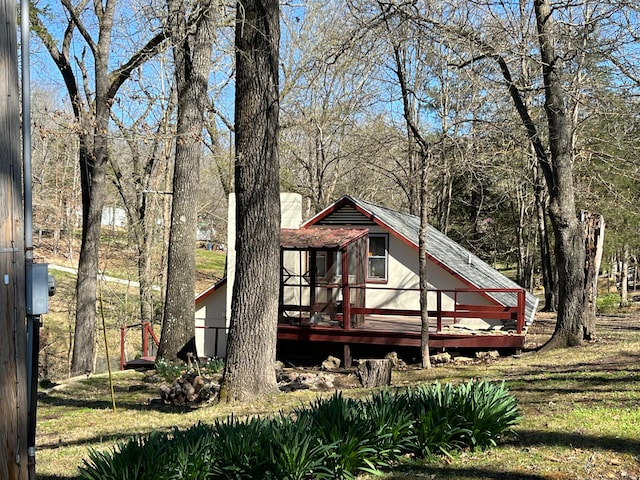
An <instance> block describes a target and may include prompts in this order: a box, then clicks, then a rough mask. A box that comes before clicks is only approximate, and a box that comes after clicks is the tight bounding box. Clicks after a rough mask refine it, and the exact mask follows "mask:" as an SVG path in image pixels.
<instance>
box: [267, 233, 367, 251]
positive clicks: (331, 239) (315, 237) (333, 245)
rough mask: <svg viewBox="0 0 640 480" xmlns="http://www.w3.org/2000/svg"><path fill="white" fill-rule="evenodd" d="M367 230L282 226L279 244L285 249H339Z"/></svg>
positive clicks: (361, 235) (363, 234)
mask: <svg viewBox="0 0 640 480" xmlns="http://www.w3.org/2000/svg"><path fill="white" fill-rule="evenodd" d="M368 232H369V230H367V229H366V228H299V229H290V228H283V229H282V230H280V246H281V247H282V248H283V249H285V250H340V249H342V248H345V247H346V246H347V245H349V244H350V243H352V242H354V241H356V240H358V239H359V238H361V237H363V236H365V235H367V233H368Z"/></svg>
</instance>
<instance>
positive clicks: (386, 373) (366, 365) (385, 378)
mask: <svg viewBox="0 0 640 480" xmlns="http://www.w3.org/2000/svg"><path fill="white" fill-rule="evenodd" d="M392 370H393V363H392V362H391V359H389V358H381V359H380V358H374V359H368V360H362V361H361V362H360V364H359V365H358V368H357V369H356V375H357V376H358V379H359V380H360V384H361V385H362V386H363V387H364V388H373V387H383V386H386V385H391V373H392Z"/></svg>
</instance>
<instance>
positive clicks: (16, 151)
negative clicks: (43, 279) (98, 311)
mask: <svg viewBox="0 0 640 480" xmlns="http://www.w3.org/2000/svg"><path fill="white" fill-rule="evenodd" d="M0 18H2V20H3V21H2V26H1V27H0V52H1V55H2V56H1V57H0V58H2V61H1V62H0V72H1V73H2V75H0V135H1V137H0V191H2V195H0V272H1V273H2V276H1V277H0V278H2V280H3V281H2V283H0V309H1V310H0V311H2V314H1V315H0V365H1V366H2V368H1V369H0V385H1V387H0V412H2V413H1V414H0V418H1V420H0V478H2V479H7V480H26V479H27V478H28V473H29V470H28V467H27V419H28V408H27V387H26V385H27V383H26V381H27V369H26V360H25V359H26V356H27V353H26V348H25V347H26V339H27V335H26V331H25V294H24V284H25V281H24V278H25V270H24V268H25V266H24V256H25V255H24V216H23V209H22V197H23V195H22V177H21V175H20V172H21V171H22V165H21V162H20V130H19V126H20V106H19V98H20V95H19V92H18V59H17V52H18V46H17V45H16V39H17V35H16V23H15V19H16V4H15V2H13V1H11V0H7V1H4V2H2V6H1V7H0ZM34 348H38V346H37V345H35V346H34Z"/></svg>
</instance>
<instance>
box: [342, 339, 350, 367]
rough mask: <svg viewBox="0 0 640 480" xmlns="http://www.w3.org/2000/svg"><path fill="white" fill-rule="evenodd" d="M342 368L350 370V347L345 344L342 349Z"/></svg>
mask: <svg viewBox="0 0 640 480" xmlns="http://www.w3.org/2000/svg"><path fill="white" fill-rule="evenodd" d="M342 353H343V357H344V358H343V360H344V361H343V365H344V368H351V345H349V344H348V343H345V344H344V345H343V347H342Z"/></svg>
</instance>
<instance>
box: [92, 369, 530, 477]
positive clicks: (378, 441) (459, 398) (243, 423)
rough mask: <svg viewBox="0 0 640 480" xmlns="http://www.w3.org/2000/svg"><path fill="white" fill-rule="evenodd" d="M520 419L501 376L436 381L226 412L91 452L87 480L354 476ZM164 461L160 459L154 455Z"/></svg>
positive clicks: (492, 432)
mask: <svg viewBox="0 0 640 480" xmlns="http://www.w3.org/2000/svg"><path fill="white" fill-rule="evenodd" d="M521 418H522V415H521V411H520V409H519V407H518V404H517V401H516V399H515V397H513V395H511V394H510V393H509V392H508V390H507V389H506V388H505V386H504V383H502V384H498V385H497V384H494V383H490V382H487V381H470V382H468V383H466V384H461V385H456V386H454V385H451V384H445V385H440V384H438V383H436V384H433V385H429V386H421V387H418V388H415V389H408V390H404V391H400V390H398V391H394V392H392V391H389V390H382V391H379V392H377V393H374V394H373V395H372V396H371V398H369V399H366V400H353V399H349V398H345V397H343V395H342V394H341V393H335V394H334V395H332V396H331V397H329V398H323V399H318V400H316V401H315V402H313V403H311V404H310V405H309V406H307V407H301V408H298V409H296V410H295V411H294V412H293V415H285V414H284V413H281V414H280V415H278V416H276V417H274V418H259V417H253V418H250V419H243V420H239V419H238V418H235V417H233V416H231V417H229V418H228V419H227V420H225V421H217V422H216V423H215V424H214V425H204V424H198V425H195V426H194V427H191V428H189V429H186V430H178V429H175V430H174V431H173V432H172V433H152V434H150V435H148V436H146V437H135V438H132V439H130V440H129V441H128V442H123V443H120V444H118V445H116V446H115V447H113V448H112V449H111V450H109V451H102V452H100V451H96V450H91V451H90V453H89V458H88V459H86V460H85V461H84V465H83V466H82V467H80V472H81V475H80V476H81V478H83V479H85V480H111V479H113V480H115V479H118V480H129V479H130V480H134V479H135V480H146V479H154V480H164V479H167V480H169V479H172V480H180V479H244V478H246V479H250V478H264V479H279V480H280V479H282V480H305V479H311V478H313V479H320V480H322V479H355V478H356V476H357V475H359V474H361V473H365V472H366V473H372V474H381V472H382V471H383V470H384V469H385V468H388V467H390V466H392V465H393V464H395V463H397V462H398V461H399V460H400V458H401V457H403V456H407V455H409V456H413V457H418V458H430V459H434V458H437V457H438V456H443V455H445V456H451V455H453V454H454V453H455V452H456V451H460V450H463V449H471V450H476V449H485V448H489V447H492V446H495V445H496V442H497V441H498V439H499V438H500V437H501V436H502V435H503V434H504V433H505V432H507V431H509V430H510V428H511V427H513V426H515V425H516V424H517V423H518V422H519V421H520V419H521ZM159 458H162V462H159V461H158V459H159Z"/></svg>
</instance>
